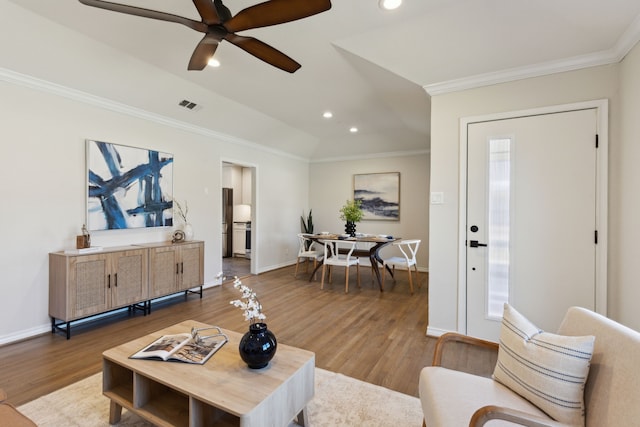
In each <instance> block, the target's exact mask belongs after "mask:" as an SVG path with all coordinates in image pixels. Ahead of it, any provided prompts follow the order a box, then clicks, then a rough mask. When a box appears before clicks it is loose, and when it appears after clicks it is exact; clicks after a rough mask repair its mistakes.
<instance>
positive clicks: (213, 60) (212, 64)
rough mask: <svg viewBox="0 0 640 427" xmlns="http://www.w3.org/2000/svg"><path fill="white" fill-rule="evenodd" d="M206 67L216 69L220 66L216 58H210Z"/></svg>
mask: <svg viewBox="0 0 640 427" xmlns="http://www.w3.org/2000/svg"><path fill="white" fill-rule="evenodd" d="M207 65H209V67H214V68H217V67H219V66H220V61H218V60H217V59H216V58H214V57H211V59H210V60H209V62H207Z"/></svg>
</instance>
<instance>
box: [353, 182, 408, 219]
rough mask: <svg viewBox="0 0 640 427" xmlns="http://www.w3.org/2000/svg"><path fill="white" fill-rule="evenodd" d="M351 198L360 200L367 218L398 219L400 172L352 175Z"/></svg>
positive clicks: (364, 217)
mask: <svg viewBox="0 0 640 427" xmlns="http://www.w3.org/2000/svg"><path fill="white" fill-rule="evenodd" d="M353 198H354V200H360V201H362V205H361V206H362V210H363V212H364V216H363V218H362V219H367V220H385V221H399V220H400V172H389V173H369V174H361V175H354V176H353Z"/></svg>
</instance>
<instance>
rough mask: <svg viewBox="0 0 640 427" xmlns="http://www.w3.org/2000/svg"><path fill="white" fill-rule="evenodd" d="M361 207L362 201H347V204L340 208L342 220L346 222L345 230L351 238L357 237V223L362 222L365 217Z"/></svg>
mask: <svg viewBox="0 0 640 427" xmlns="http://www.w3.org/2000/svg"><path fill="white" fill-rule="evenodd" d="M361 205H362V200H358V199H355V200H347V203H345V205H344V206H343V207H341V208H340V219H341V220H343V221H346V225H345V228H344V229H345V232H346V233H347V234H349V235H350V236H351V237H355V235H356V222H360V221H362V217H363V216H364V212H363V211H362V208H361Z"/></svg>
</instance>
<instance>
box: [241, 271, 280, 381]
mask: <svg viewBox="0 0 640 427" xmlns="http://www.w3.org/2000/svg"><path fill="white" fill-rule="evenodd" d="M233 287H234V288H236V289H238V290H239V291H240V292H241V293H242V297H241V298H240V299H238V300H233V301H231V304H232V305H234V306H236V307H239V308H240V309H242V310H243V311H244V318H245V320H248V321H249V322H251V323H250V325H249V332H247V333H246V334H244V336H243V337H242V339H241V340H240V345H239V347H238V351H239V352H240V357H241V358H242V360H243V361H244V362H245V363H246V364H247V366H248V367H249V368H251V369H260V368H264V367H265V366H267V365H268V364H269V362H270V361H271V359H273V356H275V354H276V349H277V348H278V341H277V340H276V337H275V335H274V334H273V333H272V332H271V331H270V330H269V329H268V328H267V324H266V323H264V322H262V321H263V320H265V319H266V318H267V317H266V316H265V315H264V313H262V304H260V301H259V300H258V296H257V295H256V293H255V292H253V291H252V290H251V288H249V287H247V286H245V285H243V284H242V282H241V281H240V279H238V278H237V277H236V278H235V280H234V282H233Z"/></svg>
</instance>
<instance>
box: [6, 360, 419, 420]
mask: <svg viewBox="0 0 640 427" xmlns="http://www.w3.org/2000/svg"><path fill="white" fill-rule="evenodd" d="M315 382H316V388H315V396H314V398H313V400H312V401H311V402H310V403H309V405H308V407H307V411H308V419H309V425H310V426H311V427H325V426H326V427H336V426H367V427H369V426H373V427H375V426H379V427H385V426H389V427H395V426H420V425H421V424H422V409H421V407H420V401H419V400H418V399H417V398H415V397H412V396H408V395H406V394H402V393H398V392H396V391H393V390H389V389H386V388H384V387H380V386H377V385H373V384H369V383H366V382H363V381H359V380H356V379H354V378H351V377H347V376H345V375H342V374H336V373H334V372H330V371H326V370H323V369H319V368H316V375H315ZM19 409H20V411H21V412H22V413H23V414H25V415H26V416H28V417H29V418H31V419H32V420H33V421H34V422H35V423H36V424H37V425H38V426H40V427H60V426H65V427H93V426H96V427H98V426H108V425H109V399H107V398H106V397H104V396H103V395H102V374H96V375H93V376H91V377H89V378H86V379H84V380H82V381H79V382H77V383H74V384H71V385H70V386H67V387H65V388H63V389H60V390H57V391H55V392H53V393H51V394H48V395H46V396H43V397H41V398H39V399H36V400H34V401H32V402H29V403H27V404H24V405H22V406H20V407H19ZM118 425H119V426H126V427H147V426H151V424H150V423H147V422H145V421H144V420H142V419H141V418H139V417H138V416H137V415H135V414H133V413H131V412H129V411H127V410H126V409H125V410H123V411H122V419H121V421H120V423H119V424H118ZM295 425H296V424H295V423H292V424H291V426H295Z"/></svg>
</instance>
